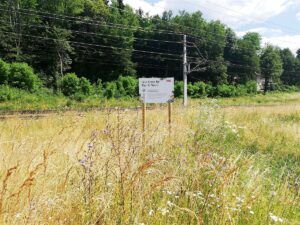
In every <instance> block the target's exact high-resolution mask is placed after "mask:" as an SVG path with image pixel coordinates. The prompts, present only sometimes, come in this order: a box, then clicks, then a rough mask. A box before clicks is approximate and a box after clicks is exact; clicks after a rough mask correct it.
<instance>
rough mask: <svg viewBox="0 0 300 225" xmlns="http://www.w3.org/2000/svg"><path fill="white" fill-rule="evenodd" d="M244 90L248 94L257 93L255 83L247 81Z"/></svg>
mask: <svg viewBox="0 0 300 225" xmlns="http://www.w3.org/2000/svg"><path fill="white" fill-rule="evenodd" d="M245 86H246V90H247V93H248V94H256V93H257V83H256V81H248V82H247V83H246V84H245Z"/></svg>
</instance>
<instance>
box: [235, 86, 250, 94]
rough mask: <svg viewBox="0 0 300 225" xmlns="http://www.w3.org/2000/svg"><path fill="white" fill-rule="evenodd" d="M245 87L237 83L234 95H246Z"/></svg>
mask: <svg viewBox="0 0 300 225" xmlns="http://www.w3.org/2000/svg"><path fill="white" fill-rule="evenodd" d="M247 94H248V93H247V88H246V86H245V85H240V84H239V85H238V86H236V89H235V96H245V95H247Z"/></svg>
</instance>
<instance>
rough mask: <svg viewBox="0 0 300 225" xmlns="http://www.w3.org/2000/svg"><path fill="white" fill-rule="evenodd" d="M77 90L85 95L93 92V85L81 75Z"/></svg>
mask: <svg viewBox="0 0 300 225" xmlns="http://www.w3.org/2000/svg"><path fill="white" fill-rule="evenodd" d="M79 92H80V93H81V94H83V95H85V96H89V95H91V94H92V92H93V86H92V85H91V83H90V81H89V80H88V79H86V78H85V77H81V78H80V80H79Z"/></svg>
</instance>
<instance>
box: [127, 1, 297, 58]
mask: <svg viewBox="0 0 300 225" xmlns="http://www.w3.org/2000/svg"><path fill="white" fill-rule="evenodd" d="M149 1H150V0H124V2H125V3H126V4H129V5H131V6H132V7H133V8H135V9H139V8H141V9H142V10H143V11H144V12H149V14H150V15H157V14H159V15H161V14H162V12H163V11H165V10H172V11H173V12H175V13H177V12H178V11H179V10H186V11H188V12H195V11H201V12H202V13H203V14H204V16H205V17H206V18H208V19H213V20H216V19H219V20H221V21H222V22H223V23H225V24H227V25H228V26H230V27H232V28H234V29H235V30H238V28H239V27H241V26H242V25H250V24H251V25H253V24H257V25H258V24H264V25H263V26H260V27H257V28H252V29H249V30H247V31H238V32H237V34H238V36H243V35H244V34H245V33H246V32H258V33H260V34H261V35H262V37H263V38H262V42H263V44H266V43H271V44H274V45H277V46H279V47H281V48H287V47H288V48H290V49H291V50H292V51H293V52H296V50H297V49H298V48H300V35H297V34H295V35H284V34H283V32H282V31H281V30H280V29H278V27H280V25H279V24H274V23H269V22H268V23H264V22H266V21H267V20H269V19H271V18H272V17H275V16H277V15H279V14H281V13H283V12H285V11H287V10H289V9H290V8H291V6H293V5H294V6H295V5H296V4H299V5H300V1H299V0H263V1H262V0H158V1H157V2H155V3H149ZM297 18H298V19H299V20H300V12H299V13H298V14H297ZM270 27H272V28H270ZM273 27H274V28H273ZM281 27H282V26H281Z"/></svg>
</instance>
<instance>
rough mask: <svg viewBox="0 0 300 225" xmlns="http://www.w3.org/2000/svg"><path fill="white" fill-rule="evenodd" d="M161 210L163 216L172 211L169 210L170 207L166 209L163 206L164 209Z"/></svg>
mask: <svg viewBox="0 0 300 225" xmlns="http://www.w3.org/2000/svg"><path fill="white" fill-rule="evenodd" d="M160 211H161V214H162V215H163V216H165V215H167V213H169V212H170V211H169V210H168V209H166V208H162V209H160Z"/></svg>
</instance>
